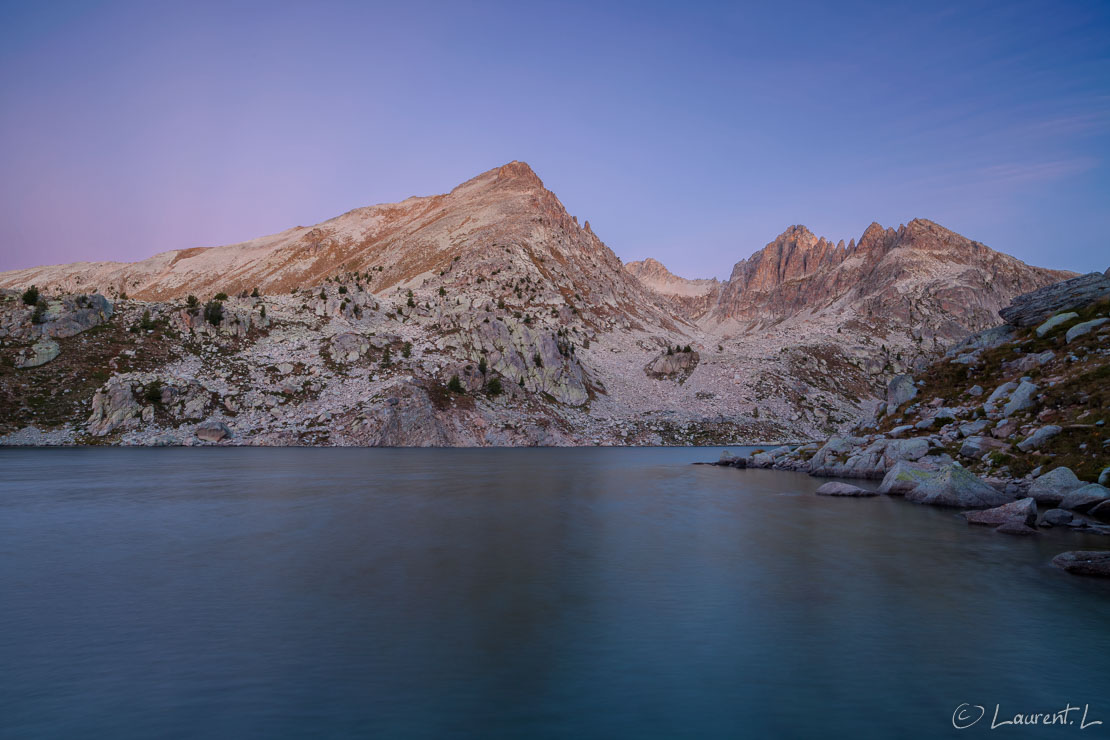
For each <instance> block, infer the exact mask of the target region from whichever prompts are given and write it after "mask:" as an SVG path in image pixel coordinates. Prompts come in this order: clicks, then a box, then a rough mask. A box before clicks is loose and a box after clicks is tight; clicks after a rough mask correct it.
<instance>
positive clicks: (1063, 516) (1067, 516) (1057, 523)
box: [1041, 509, 1074, 527]
mask: <svg viewBox="0 0 1110 740" xmlns="http://www.w3.org/2000/svg"><path fill="white" fill-rule="evenodd" d="M1073 518H1074V516H1073V515H1072V513H1071V512H1070V511H1064V510H1063V509H1049V510H1048V511H1046V512H1045V513H1044V516H1042V517H1041V526H1044V527H1063V526H1066V525H1068V524H1071V520H1072V519H1073Z"/></svg>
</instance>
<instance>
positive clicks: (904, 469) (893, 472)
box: [879, 461, 937, 496]
mask: <svg viewBox="0 0 1110 740" xmlns="http://www.w3.org/2000/svg"><path fill="white" fill-rule="evenodd" d="M936 472H937V471H935V470H932V469H930V468H926V467H925V466H923V465H915V464H913V463H910V462H905V461H901V462H897V463H895V464H894V466H893V467H891V469H890V470H888V471H887V474H886V475H885V476H884V477H883V482H882V483H881V484H880V485H879V493H888V494H891V495H893V496H901V495H904V494H906V493H909V492H910V491H912V490H913V489H914V488H916V487H917V484H918V483H920V482H921V481H923V480H925V479H926V478H929V477H930V476H933V475H936Z"/></svg>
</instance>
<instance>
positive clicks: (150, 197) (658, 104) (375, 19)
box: [0, 0, 1110, 277]
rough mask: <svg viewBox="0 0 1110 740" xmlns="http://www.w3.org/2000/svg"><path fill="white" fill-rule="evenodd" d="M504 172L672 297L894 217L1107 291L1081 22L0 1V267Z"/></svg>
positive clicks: (1103, 12) (1102, 67)
mask: <svg viewBox="0 0 1110 740" xmlns="http://www.w3.org/2000/svg"><path fill="white" fill-rule="evenodd" d="M514 159H517V160H523V161H526V162H528V163H529V164H530V165H531V166H532V168H533V169H534V170H535V171H536V172H537V174H538V175H539V176H540V177H541V178H542V179H543V180H544V183H545V185H546V186H547V187H548V188H549V189H551V190H552V191H554V192H555V193H556V194H557V195H558V196H559V198H560V199H561V200H562V202H563V203H564V205H566V207H567V209H568V211H569V212H570V213H571V214H573V215H575V216H577V217H578V219H579V221H582V220H589V221H590V223H591V226H592V228H593V230H594V231H595V233H597V234H598V236H600V237H601V238H602V240H604V241H605V242H606V244H608V245H609V246H610V247H611V248H612V249H613V250H614V251H615V252H616V253H617V255H618V256H619V257H621V259H623V260H625V261H629V260H633V259H642V258H644V257H649V256H650V257H655V258H656V259H659V260H660V261H662V262H664V263H665V264H666V265H667V266H668V267H670V268H671V269H672V270H673V271H674V272H676V273H678V274H680V275H684V276H687V277H710V276H717V277H727V275H728V273H729V272H730V270H731V267H732V265H733V263H735V262H736V261H737V260H739V259H742V258H744V257H746V256H748V255H750V254H751V253H752V252H754V251H756V250H758V249H759V248H761V247H762V246H763V245H764V244H766V243H767V242H769V241H771V240H772V239H773V238H774V237H775V236H776V235H777V234H779V233H781V232H782V231H783V230H784V229H785V228H786V227H787V226H789V225H791V224H798V223H800V224H805V225H806V226H808V227H809V228H810V229H811V230H812V231H813V232H814V233H816V234H819V235H823V236H826V237H829V238H831V239H834V240H839V239H844V240H845V241H847V240H848V239H851V238H857V239H858V238H859V236H860V234H862V232H863V230H864V229H865V228H866V227H867V225H868V224H870V223H871V222H872V221H878V222H879V223H881V224H883V225H884V226H897V225H898V224H900V223H905V222H908V221H909V220H911V219H913V218H916V217H921V218H928V219H931V220H933V221H936V222H938V223H940V224H942V225H944V226H947V227H948V228H951V229H953V230H955V231H958V232H960V233H962V234H964V235H965V236H967V237H969V238H972V239H975V240H978V241H980V242H983V243H985V244H987V245H988V246H991V247H993V248H995V249H998V250H1001V251H1004V252H1007V253H1010V254H1013V255H1015V256H1017V257H1019V258H1021V259H1023V260H1025V261H1026V262H1029V263H1031V264H1037V265H1044V266H1048V267H1055V268H1062V269H1071V270H1076V271H1080V272H1088V271H1092V270H1099V271H1102V270H1105V269H1107V267H1110V239H1108V234H1110V3H1107V2H1093V1H1091V2H1070V1H1068V0H1056V1H1054V2H1024V1H1022V0H1010V1H1007V2H997V3H994V2H990V3H977V2H967V1H963V2H953V3H944V2H927V3H922V2H914V3H900V2H893V1H891V2H815V3H797V2H783V1H779V2H768V3H744V2H731V3H724V2H659V3H657V2H651V1H649V0H641V1H639V2H628V3H623V2H600V1H595V2H582V3H577V2H559V3H544V2H531V1H530V2H519V0H517V1H516V2H503V3H502V2H467V1H464V0H454V1H453V2H410V1H408V0H406V2H401V3H398V2H389V3H374V2H350V3H342V2H321V1H316V2H303V3H281V2H278V1H277V0H273V1H272V2H257V3H252V2H237V1H235V0H228V1H225V2H211V3H209V2H203V1H197V0H191V1H190V2H180V3H172V2H136V3H129V2H123V3H121V2H102V3H98V2H94V1H92V0H84V1H82V2H73V3H68V2H65V1H63V0H56V1H52V2H37V1H31V2H11V1H10V0H0V270H6V269H15V268H21V267H30V266H34V265H39V264H54V263H61V262H71V261H77V260H136V259H142V258H145V257H148V256H150V255H152V254H155V253H157V252H161V251H165V250H169V249H180V248H186V247H194V246H214V245H219V244H228V243H234V242H237V241H243V240H246V239H250V238H253V237H256V236H261V235H263V234H269V233H274V232H277V231H282V230H284V229H286V228H289V227H291V226H296V225H307V224H312V223H317V222H319V221H323V220H325V219H328V218H331V217H332V216H336V215H338V214H340V213H343V212H345V211H347V210H350V209H351V208H355V207H358V206H364V205H370V204H374V203H382V202H395V201H398V200H402V199H404V198H406V197H408V196H411V195H431V194H434V193H442V192H446V191H448V190H450V189H451V188H452V187H454V186H455V185H457V184H458V183H460V182H463V181H464V180H467V179H469V178H470V177H473V176H474V175H476V174H478V173H480V172H483V171H485V170H488V169H490V168H492V167H495V166H498V165H500V164H503V163H505V162H508V161H511V160H514Z"/></svg>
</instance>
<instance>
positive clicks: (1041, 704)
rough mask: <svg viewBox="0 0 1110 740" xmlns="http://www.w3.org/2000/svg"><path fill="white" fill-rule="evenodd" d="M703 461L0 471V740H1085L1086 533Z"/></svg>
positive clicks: (497, 454)
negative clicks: (979, 713) (1036, 724)
mask: <svg viewBox="0 0 1110 740" xmlns="http://www.w3.org/2000/svg"><path fill="white" fill-rule="evenodd" d="M717 452H718V451H717V450H696V449H640V450H627V449H582V450H535V449H532V450H329V449H320V450H311V449H296V450H251V449H210V450H120V449H113V450H3V451H0V466H2V469H3V471H4V475H3V477H2V479H0V594H2V603H3V608H0V666H3V671H2V672H0V735H3V734H6V735H11V736H18V737H29V736H55V737H73V736H106V737H144V738H145V737H154V736H159V737H197V736H201V737H229V738H231V737H234V738H239V737H251V736H255V737H283V736H297V737H301V736H342V735H375V736H379V737H445V736H446V737H452V736H457V737H483V738H487V737H574V738H582V737H616V736H622V737H623V736H632V737H729V736H738V735H745V736H769V735H780V736H795V737H809V736H816V735H828V734H833V735H836V734H845V735H851V736H857V737H889V736H891V735H892V734H897V735H899V736H903V737H937V736H944V735H946V734H959V733H957V732H956V731H955V730H954V729H953V728H952V725H951V717H952V712H953V710H954V709H955V708H956V707H957V705H959V704H961V703H963V702H969V703H972V704H984V705H989V706H990V707H991V709H992V711H993V706H994V704H995V703H1001V704H1002V705H1003V711H1004V713H1005V712H1006V711H1009V712H1010V713H1011V714H1013V713H1016V712H1018V711H1021V712H1036V711H1041V712H1045V711H1056V710H1058V709H1061V708H1063V707H1064V706H1065V704H1066V703H1067V702H1070V703H1071V704H1072V705H1075V704H1083V703H1088V702H1089V703H1091V714H1092V716H1095V717H1096V718H1102V719H1105V720H1107V725H1104V727H1105V726H1110V700H1108V699H1107V698H1106V697H1107V696H1110V677H1108V675H1107V673H1106V670H1105V667H1106V656H1107V655H1110V629H1108V628H1110V609H1108V607H1110V587H1108V586H1107V584H1105V583H1102V582H1098V581H1092V580H1088V579H1081V578H1076V577H1074V576H1067V575H1065V574H1062V573H1060V572H1058V571H1056V570H1054V569H1053V568H1051V566H1049V565H1048V561H1049V560H1050V559H1051V557H1052V556H1053V555H1054V554H1056V553H1057V552H1059V551H1061V550H1065V549H1075V548H1079V547H1093V548H1104V547H1110V543H1107V542H1105V541H1104V540H1101V539H1097V538H1089V539H1086V540H1084V539H1082V538H1079V537H1074V536H1073V537H1066V536H1065V535H1064V533H1048V534H1044V535H1042V536H1040V537H1038V538H1009V537H1005V536H1003V535H998V534H996V533H994V532H991V531H989V530H988V531H984V530H981V529H978V528H975V529H970V528H968V527H967V525H966V524H964V523H963V522H962V520H959V519H956V518H955V515H954V513H953V512H951V511H947V510H938V509H931V508H927V507H919V506H913V505H911V504H906V503H905V502H903V501H900V500H897V499H890V498H887V497H878V498H873V499H862V500H841V499H830V498H824V497H817V496H814V495H813V491H814V490H815V489H816V487H817V486H818V485H819V484H820V483H821V481H819V480H814V479H810V478H809V477H807V476H804V475H797V474H791V473H781V472H774V471H758V470H751V471H742V470H734V469H725V468H716V467H709V466H692V465H689V464H688V463H690V462H692V461H695V460H711V459H714V458H715V457H716V455H717ZM1099 713H1101V715H1103V716H1102V717H1098V715H1099ZM1067 729H1068V728H1062V729H1061V728H1057V730H1059V732H1055V731H1053V729H1052V728H1037V729H1036V730H1035V733H1036V736H1039V737H1045V736H1049V737H1051V736H1054V735H1059V736H1063V735H1064V734H1074V733H1075V732H1076V731H1077V730H1076V729H1075V728H1072V729H1071V731H1070V732H1066V730H1067ZM974 731H989V730H987V728H986V727H982V728H979V727H976V728H973V729H972V730H968V731H965V732H968V733H970V732H974ZM1097 731H1098V730H1097V729H1089V730H1087V731H1086V732H1085V733H1084V734H1085V736H1092V735H1093V733H1095V732H1097ZM1015 732H1017V731H1015V730H1013V729H1011V732H1010V734H1015ZM1018 734H1020V733H1018Z"/></svg>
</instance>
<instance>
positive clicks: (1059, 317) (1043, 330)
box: [1037, 311, 1079, 337]
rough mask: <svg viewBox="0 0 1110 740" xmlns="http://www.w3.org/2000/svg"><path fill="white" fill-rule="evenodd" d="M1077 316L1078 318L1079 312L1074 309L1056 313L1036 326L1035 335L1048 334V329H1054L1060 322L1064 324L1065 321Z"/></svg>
mask: <svg viewBox="0 0 1110 740" xmlns="http://www.w3.org/2000/svg"><path fill="white" fill-rule="evenodd" d="M1078 318H1079V314H1077V313H1075V312H1074V311H1068V312H1065V313H1058V314H1056V315H1055V316H1053V317H1052V318H1050V319H1047V320H1046V321H1045V322H1044V323H1043V324H1041V325H1040V326H1038V327H1037V336H1038V337H1043V336H1044V335H1045V334H1048V333H1049V332H1050V331H1052V330H1053V329H1055V328H1056V327H1057V326H1059V325H1060V324H1066V323H1067V322H1069V321H1071V320H1072V319H1078Z"/></svg>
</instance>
